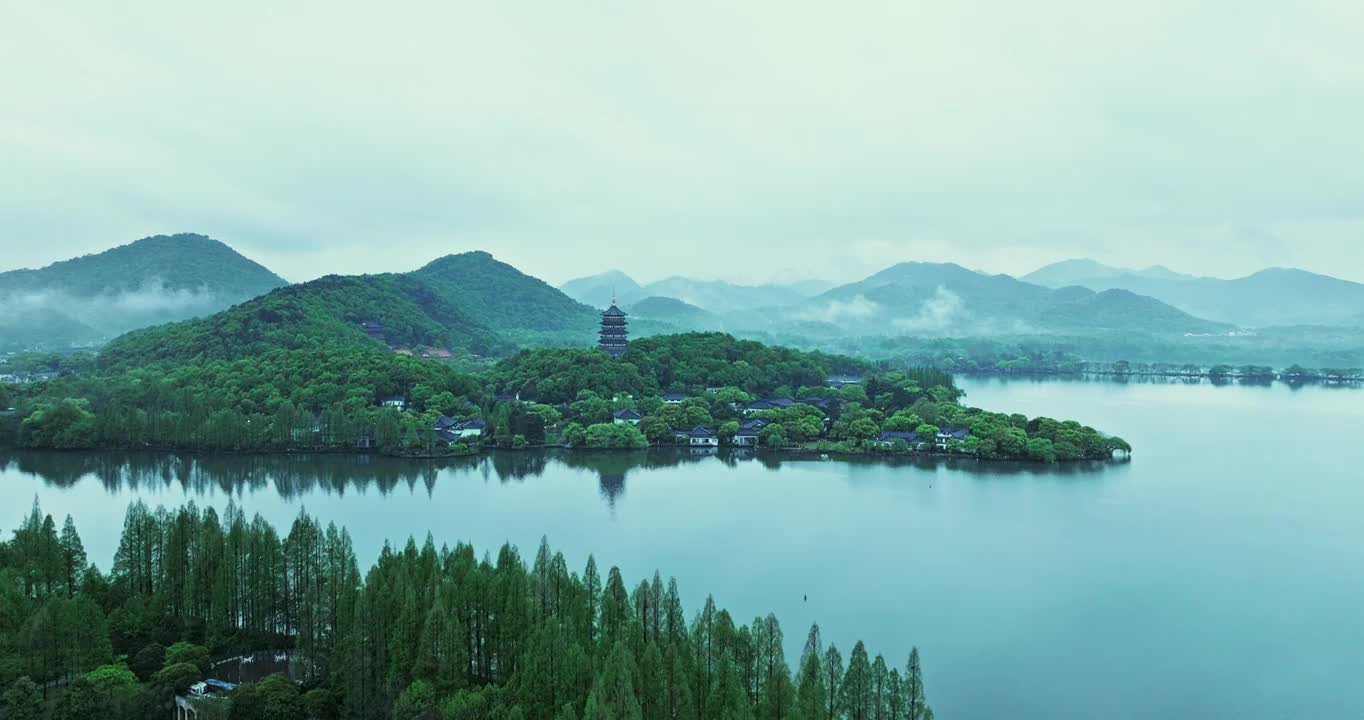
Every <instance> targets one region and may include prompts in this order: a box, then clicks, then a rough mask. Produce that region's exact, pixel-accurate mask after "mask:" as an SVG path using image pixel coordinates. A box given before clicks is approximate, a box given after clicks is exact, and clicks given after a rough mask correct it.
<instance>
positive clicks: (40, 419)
mask: <svg viewBox="0 0 1364 720" xmlns="http://www.w3.org/2000/svg"><path fill="white" fill-rule="evenodd" d="M89 407H90V404H89V403H88V402H87V401H85V400H82V399H77V398H65V399H63V400H61V401H58V402H56V403H39V404H38V405H37V406H36V407H35V408H34V409H33V410H32V412H31V413H30V414H29V415H28V417H26V418H24V421H23V423H22V424H20V426H19V432H20V442H21V443H23V444H24V445H28V446H30V447H48V448H56V449H59V450H71V449H76V448H91V447H95V442H94V441H95V415H94V413H92V412H90V410H89Z"/></svg>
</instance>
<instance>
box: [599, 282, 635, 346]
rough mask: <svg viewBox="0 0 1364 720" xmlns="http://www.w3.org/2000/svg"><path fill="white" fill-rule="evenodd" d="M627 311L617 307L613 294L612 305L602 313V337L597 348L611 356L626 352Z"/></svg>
mask: <svg viewBox="0 0 1364 720" xmlns="http://www.w3.org/2000/svg"><path fill="white" fill-rule="evenodd" d="M625 324H626V321H625V311H624V310H621V309H620V308H619V307H616V298H615V295H614V294H613V295H612V296H611V307H609V308H607V309H606V312H603V313H602V314H601V339H600V341H599V342H598V343H597V348H598V349H599V350H601V351H602V352H604V353H606V354H607V355H610V356H611V357H620V356H621V354H623V353H624V352H625V344H626V342H627V341H628V333H627V332H626V330H625Z"/></svg>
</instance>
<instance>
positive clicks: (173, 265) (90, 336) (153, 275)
mask: <svg viewBox="0 0 1364 720" xmlns="http://www.w3.org/2000/svg"><path fill="white" fill-rule="evenodd" d="M285 284H287V283H286V281H285V280H284V279H283V278H281V277H280V276H278V275H276V274H274V273H272V272H270V271H269V270H267V269H266V268H264V267H263V266H261V265H260V264H259V263H256V262H253V261H251V260H249V259H247V258H245V257H243V256H242V255H241V254H239V253H238V252H236V251H235V250H233V249H232V248H230V247H228V246H227V245H224V244H223V243H221V242H218V241H217V240H213V239H212V238H208V237H205V236H203V235H193V234H180V235H156V236H153V237H148V238H143V239H141V240H138V241H136V242H133V243H130V244H128V245H123V246H120V247H116V248H113V249H111V250H107V251H105V252H102V253H98V254H95V255H86V256H84V257H78V258H74V259H72V260H65V261H62V262H58V263H53V264H52V265H49V266H47V267H45V268H42V269H38V270H11V271H9V272H3V273H0V349H14V348H16V347H18V348H25V347H32V346H52V347H61V346H67V345H72V344H79V343H88V342H94V341H97V340H98V339H100V338H101V337H112V336H114V335H117V334H119V333H122V332H126V331H128V330H131V329H134V328H139V327H145V326H148V325H155V324H159V323H164V322H169V321H173V320H180V319H184V318H188V317H194V316H196V315H207V314H211V313H214V312H217V311H219V310H222V309H223V308H226V307H229V306H231V305H233V304H235V303H239V302H242V301H243V300H248V299H250V298H253V297H256V296H258V295H261V294H263V293H266V292H269V291H270V290H272V289H274V288H277V287H280V286H283V285H285Z"/></svg>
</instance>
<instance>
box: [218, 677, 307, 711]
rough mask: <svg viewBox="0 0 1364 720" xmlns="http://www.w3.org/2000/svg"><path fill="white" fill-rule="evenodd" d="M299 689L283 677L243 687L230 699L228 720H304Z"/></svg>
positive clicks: (266, 679)
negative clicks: (302, 718)
mask: <svg viewBox="0 0 1364 720" xmlns="http://www.w3.org/2000/svg"><path fill="white" fill-rule="evenodd" d="M303 710H304V704H303V698H302V697H301V696H300V694H299V691H298V686H297V685H295V684H294V683H292V682H290V681H289V678H287V677H285V676H283V675H271V676H270V677H267V678H265V679H264V680H261V681H260V682H258V683H255V684H248V685H244V686H242V687H241V688H240V689H238V690H237V693H236V695H235V696H233V698H232V713H231V715H230V718H231V720H296V719H297V718H300V717H304V714H303Z"/></svg>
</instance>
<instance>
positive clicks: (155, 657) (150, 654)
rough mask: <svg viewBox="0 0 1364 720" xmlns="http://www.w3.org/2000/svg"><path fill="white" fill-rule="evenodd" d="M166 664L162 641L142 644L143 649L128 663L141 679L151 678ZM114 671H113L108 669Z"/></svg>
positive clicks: (129, 667)
mask: <svg viewBox="0 0 1364 720" xmlns="http://www.w3.org/2000/svg"><path fill="white" fill-rule="evenodd" d="M165 666H166V648H165V647H164V646H163V645H161V643H158V642H155V641H152V642H149V643H147V644H146V645H144V646H142V649H141V650H138V651H137V654H136V655H134V656H133V659H132V660H131V661H130V662H129V663H128V669H129V670H130V671H132V672H133V673H134V674H135V675H136V677H137V678H138V679H139V680H143V681H147V680H151V678H152V676H153V675H155V674H156V673H157V672H160V670H161V668H163V667H165ZM106 672H112V671H106Z"/></svg>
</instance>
